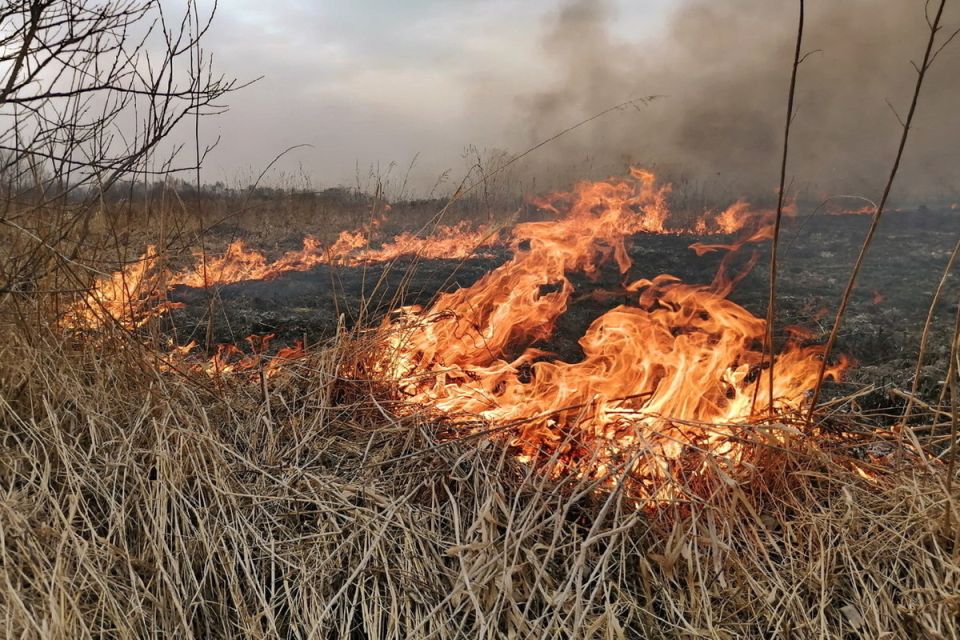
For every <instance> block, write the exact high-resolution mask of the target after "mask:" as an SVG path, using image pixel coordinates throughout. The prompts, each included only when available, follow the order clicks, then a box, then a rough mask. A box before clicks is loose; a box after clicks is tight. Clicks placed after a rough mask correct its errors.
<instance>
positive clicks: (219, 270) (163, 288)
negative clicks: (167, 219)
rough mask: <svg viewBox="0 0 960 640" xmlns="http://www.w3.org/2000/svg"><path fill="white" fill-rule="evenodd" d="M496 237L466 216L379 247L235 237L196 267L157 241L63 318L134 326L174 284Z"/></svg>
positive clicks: (345, 236) (346, 240) (467, 246)
mask: <svg viewBox="0 0 960 640" xmlns="http://www.w3.org/2000/svg"><path fill="white" fill-rule="evenodd" d="M496 241H497V232H496V230H495V229H492V228H490V227H487V226H485V225H481V226H478V227H475V228H474V227H470V226H469V225H467V223H465V222H461V223H459V224H456V225H452V226H447V225H439V226H438V227H437V228H436V229H435V230H434V232H433V233H432V234H431V235H429V236H426V237H420V236H417V235H415V234H413V233H410V232H403V233H401V234H399V235H397V236H396V237H394V238H393V239H392V240H389V241H387V242H385V243H383V244H382V245H381V246H380V247H378V248H373V247H371V246H370V244H369V236H365V235H364V234H362V233H360V232H357V231H344V232H342V233H340V235H339V237H338V238H337V240H336V241H335V242H334V243H333V244H331V245H330V246H329V247H324V246H323V245H322V244H321V242H320V241H319V240H318V239H316V238H314V237H312V236H307V237H306V238H304V240H303V248H302V249H300V250H298V251H288V252H287V253H285V254H283V255H282V256H281V257H280V258H279V259H277V260H276V261H274V262H270V261H268V260H267V258H266V256H264V255H263V254H262V253H261V252H259V251H256V250H252V249H250V248H248V247H247V245H246V243H244V241H243V240H235V241H233V242H231V243H230V244H229V245H228V246H227V249H226V251H224V253H223V254H222V255H219V256H207V255H204V254H203V253H200V252H198V253H196V254H195V255H194V262H193V264H192V265H191V266H190V267H187V268H186V269H183V270H181V271H177V272H170V271H169V270H168V269H166V268H165V267H164V266H163V261H162V260H161V256H160V254H159V252H158V251H157V248H156V247H155V246H153V245H150V246H148V247H147V249H146V251H145V252H144V253H143V254H142V255H141V256H140V257H139V258H138V259H137V260H135V261H134V262H132V263H130V264H129V265H127V267H126V268H124V269H122V270H120V271H118V272H116V273H114V274H112V275H111V276H109V277H107V278H102V279H100V280H98V281H97V282H96V283H95V285H94V287H93V288H92V290H91V291H90V293H89V294H87V296H86V297H85V298H84V299H83V300H80V301H78V302H77V303H75V304H74V305H72V306H71V307H70V309H69V310H68V312H67V314H66V317H65V319H64V322H63V324H64V325H65V326H67V327H69V328H72V329H97V328H100V327H103V326H104V325H105V324H106V323H108V322H110V321H111V320H115V321H118V322H120V324H121V325H122V326H124V327H126V328H127V329H135V328H137V327H140V326H142V325H143V324H144V323H146V322H147V321H149V320H150V319H151V318H155V317H157V316H160V315H163V314H164V313H166V312H167V311H168V310H170V309H173V308H177V305H176V304H174V303H170V302H167V301H165V300H164V297H165V295H166V293H167V292H168V291H169V290H170V289H171V288H172V287H175V286H178V285H182V286H188V287H212V286H222V285H227V284H231V283H235V282H241V281H245V280H269V279H272V278H276V277H278V276H280V275H282V274H284V273H289V272H294V271H309V270H310V269H312V268H314V267H316V266H317V265H322V264H329V265H346V266H352V265H360V264H371V263H377V262H389V261H391V260H395V259H397V258H399V257H402V256H418V257H420V258H424V259H438V258H445V259H453V260H460V259H464V258H467V257H470V256H472V255H476V253H477V252H478V250H480V249H482V248H483V247H486V246H490V245H492V244H494V243H495V242H496Z"/></svg>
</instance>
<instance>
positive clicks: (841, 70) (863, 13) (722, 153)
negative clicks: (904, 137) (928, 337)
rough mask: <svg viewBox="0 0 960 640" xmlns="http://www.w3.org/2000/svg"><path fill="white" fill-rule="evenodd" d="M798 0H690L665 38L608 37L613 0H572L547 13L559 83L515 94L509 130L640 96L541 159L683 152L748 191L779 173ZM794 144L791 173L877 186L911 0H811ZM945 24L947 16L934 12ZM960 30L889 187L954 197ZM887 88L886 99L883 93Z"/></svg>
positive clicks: (530, 128) (817, 189)
mask: <svg viewBox="0 0 960 640" xmlns="http://www.w3.org/2000/svg"><path fill="white" fill-rule="evenodd" d="M797 9H798V7H797V3H796V2H769V0H729V1H727V2H711V1H704V0H688V1H687V2H685V3H683V5H682V6H681V7H680V9H679V10H677V11H676V13H675V14H673V16H672V17H671V18H670V20H669V25H668V28H667V29H666V31H665V32H664V33H663V35H662V36H659V37H654V38H648V39H645V40H643V41H637V42H630V41H628V40H624V39H622V38H620V37H618V36H616V35H614V33H613V30H612V27H613V25H615V24H616V22H617V19H618V16H617V11H616V8H615V7H614V6H613V5H611V4H610V3H608V2H602V1H601V2H597V1H594V0H575V1H573V2H569V3H567V4H566V5H565V6H563V7H562V8H561V9H560V10H559V11H557V12H555V13H554V14H552V15H551V16H549V17H548V18H547V25H546V31H545V35H544V37H543V40H542V48H543V52H544V55H545V56H546V58H547V59H548V60H550V61H551V62H552V64H553V65H554V68H555V70H556V72H557V74H558V75H557V81H556V82H555V84H554V86H546V87H544V88H542V89H541V90H539V91H536V92H531V93H530V94H528V95H525V96H521V97H520V98H519V99H518V102H517V104H518V111H519V116H518V119H517V123H518V130H517V131H516V134H517V135H518V136H525V138H526V140H528V141H531V142H532V141H534V140H537V139H541V138H543V137H546V136H547V135H549V133H551V132H552V131H555V130H557V129H561V128H563V127H564V126H569V124H570V123H572V122H576V121H578V120H581V119H583V118H587V117H590V116H591V115H592V114H595V113H597V112H599V111H601V110H603V109H604V108H606V107H609V106H610V105H613V104H617V103H618V102H622V101H623V100H625V99H629V98H631V97H636V96H646V95H661V96H663V97H662V98H659V99H657V100H655V101H654V102H653V103H652V104H651V105H650V106H648V107H646V108H643V109H641V110H640V111H639V112H636V111H628V112H626V113H625V114H624V115H622V116H621V115H619V114H617V115H614V116H612V117H607V118H603V119H601V120H599V121H597V122H595V123H591V124H590V125H589V126H587V127H585V128H583V129H581V130H579V131H577V132H576V133H575V134H573V135H570V136H568V137H565V138H564V139H563V140H561V141H558V142H557V143H555V144H553V145H551V147H550V149H549V151H548V152H547V154H546V157H548V158H549V159H550V160H552V162H554V163H559V162H562V159H563V158H577V157H582V156H584V155H589V156H590V157H592V158H594V159H595V160H596V161H597V162H598V163H599V164H600V165H602V166H606V165H607V164H609V163H615V162H617V161H620V162H623V161H628V160H632V161H636V162H641V163H658V164H667V165H674V166H680V167H682V168H684V169H685V170H688V171H690V172H692V173H693V174H694V175H698V176H713V179H714V180H715V181H717V182H719V183H728V184H733V185H736V186H737V187H739V188H740V189H746V190H749V191H757V190H760V191H764V192H769V191H770V190H772V189H773V188H774V187H775V185H776V182H777V179H778V171H779V156H780V153H781V145H782V138H783V126H784V117H785V109H786V96H787V89H788V83H789V77H790V67H791V64H792V59H793V49H794V46H795V38H796V27H797ZM805 22H806V24H805V28H804V42H803V52H806V53H808V54H809V55H808V57H807V59H806V61H805V62H804V63H803V64H802V65H801V68H800V72H799V77H798V87H797V96H796V117H795V120H794V128H793V131H792V139H791V147H790V160H789V162H790V164H789V174H790V176H791V177H792V178H793V180H794V184H795V187H797V188H804V189H807V190H809V191H810V192H811V193H815V194H820V195H827V194H838V193H849V192H852V193H858V194H862V195H866V196H871V197H874V198H876V197H879V190H880V189H881V188H882V184H883V181H884V180H885V179H886V176H887V173H888V172H889V168H890V165H891V163H892V161H893V157H894V153H895V151H896V145H897V143H898V140H899V135H900V126H899V124H898V122H897V116H896V115H894V112H893V109H895V110H896V111H897V113H899V115H900V117H901V118H904V117H906V113H907V110H908V107H909V100H910V97H911V95H912V91H913V87H914V84H915V81H916V72H915V71H914V69H913V67H912V66H911V64H910V62H911V61H915V62H916V63H917V64H919V62H920V60H921V59H922V54H923V47H924V45H925V43H926V34H927V25H926V23H925V20H924V3H923V2H922V1H917V0H911V1H896V2H891V1H889V0H886V1H884V0H844V1H843V2H836V1H824V0H821V1H814V2H807V15H806V21H805ZM944 23H945V24H946V27H947V28H946V29H944V31H943V34H942V35H943V36H946V35H948V34H949V33H951V31H952V30H955V29H956V28H957V11H956V10H954V11H953V12H952V13H951V14H949V15H945V20H944ZM958 72H960V44H958V43H956V42H955V43H953V44H952V45H951V46H948V47H947V48H946V49H944V50H943V52H942V53H941V54H940V56H939V57H938V58H937V60H936V63H935V65H934V67H933V68H932V70H931V71H930V73H929V74H928V76H927V79H926V83H925V85H924V88H923V93H922V95H921V99H920V106H919V109H918V112H917V115H916V118H915V127H914V129H913V131H912V133H911V138H910V140H909V142H908V147H907V152H906V156H905V159H904V164H903V166H902V173H901V174H900V178H899V182H898V185H899V189H898V192H899V193H901V194H905V193H910V194H913V195H924V194H925V195H937V196H941V197H948V198H951V197H952V198H956V197H957V196H958V195H960V193H958V192H960V127H958V124H960V122H958V121H960V115H958V114H960V82H958V80H957V78H958ZM888 101H889V104H888Z"/></svg>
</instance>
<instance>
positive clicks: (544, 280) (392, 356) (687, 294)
mask: <svg viewBox="0 0 960 640" xmlns="http://www.w3.org/2000/svg"><path fill="white" fill-rule="evenodd" d="M668 192H669V186H657V185H656V183H655V180H654V177H653V174H651V173H649V172H646V171H641V170H633V171H632V172H631V179H629V180H618V181H608V182H597V183H581V184H578V185H577V186H576V187H575V189H574V191H572V192H571V193H566V194H553V195H551V196H549V197H547V198H545V199H544V200H543V201H542V202H543V204H542V206H545V207H550V208H551V209H552V210H553V211H554V212H555V213H557V215H558V216H561V215H562V217H560V218H559V219H558V220H554V221H551V222H548V223H544V222H533V223H526V224H520V225H518V226H517V227H515V228H514V230H513V234H512V248H513V251H514V256H513V258H512V259H511V260H510V261H509V262H507V263H506V264H504V265H502V266H500V267H499V268H497V269H494V270H493V271H491V272H489V273H487V274H486V275H485V276H484V277H483V278H481V279H480V280H479V281H477V282H476V283H475V284H474V285H473V286H471V287H467V288H463V289H459V290H457V291H453V292H451V293H446V294H443V295H441V296H439V298H438V299H437V301H436V302H435V303H434V304H433V305H432V306H431V307H429V308H428V309H423V308H420V307H417V306H410V307H404V308H402V309H399V310H398V312H397V314H396V316H395V317H393V318H392V319H388V320H387V321H385V322H384V324H383V326H382V327H381V329H380V335H381V338H382V342H383V344H384V345H386V347H385V350H384V352H383V353H382V355H381V356H380V358H379V359H378V360H377V361H376V362H375V363H374V364H373V365H372V368H373V370H374V371H375V372H376V373H377V374H379V375H381V376H383V377H385V378H388V379H392V380H395V381H396V384H397V389H398V392H399V393H400V394H401V396H402V397H403V398H404V399H405V400H406V401H407V402H408V403H409V405H408V406H410V407H411V408H412V407H423V406H426V407H431V408H433V409H435V410H437V411H439V412H440V413H442V414H445V415H446V416H448V417H449V418H450V419H453V420H456V418H457V416H463V415H466V416H471V417H476V416H479V417H481V418H483V419H485V420H486V421H488V422H489V423H491V424H493V425H498V426H504V427H512V428H513V433H515V436H514V437H513V439H512V442H511V443H512V444H513V445H514V446H516V447H517V448H518V450H519V452H520V453H519V455H520V456H521V458H522V459H525V460H535V459H539V460H543V459H546V458H549V457H550V456H554V460H555V463H554V464H555V465H556V467H555V470H556V471H564V470H573V471H575V472H577V473H584V474H590V475H602V474H603V473H604V472H605V471H606V470H607V469H609V468H610V467H611V466H613V465H625V466H626V468H627V470H628V471H630V472H631V473H632V475H633V476H634V477H636V478H640V479H641V480H642V482H643V483H644V486H645V487H646V489H647V491H648V492H649V495H650V496H651V498H652V499H656V500H659V499H664V498H666V497H669V496H671V495H673V494H672V493H671V492H672V489H670V488H669V486H670V485H671V484H672V478H673V477H674V472H678V469H679V467H682V468H683V469H686V470H687V471H689V470H690V468H691V465H693V466H696V465H697V464H705V463H704V462H702V461H701V462H700V463H697V462H695V460H696V459H699V457H700V456H701V454H702V453H703V452H705V451H711V452H713V453H719V454H720V455H722V456H724V457H726V458H727V459H729V460H732V461H736V460H737V458H738V456H739V455H740V453H741V452H742V447H741V445H739V444H738V438H737V435H738V433H739V431H740V430H741V429H742V425H744V424H745V423H747V422H748V421H749V420H751V419H752V418H755V417H757V416H759V415H761V414H765V413H767V412H768V411H770V410H771V409H772V410H773V411H775V412H778V413H783V412H787V411H796V410H798V409H800V408H801V407H802V406H803V404H804V401H805V400H806V398H807V394H808V392H809V391H810V390H811V389H812V388H813V386H814V385H815V382H816V378H817V374H818V369H819V356H820V354H821V353H822V349H821V347H819V346H800V344H799V343H798V342H797V341H794V340H791V341H790V342H789V343H788V344H787V346H786V347H785V348H784V350H783V351H782V352H781V353H779V354H777V355H776V357H775V359H774V363H773V367H774V373H775V376H774V380H775V382H774V384H775V387H774V389H773V397H774V398H775V400H774V406H773V407H768V406H767V405H766V403H767V398H769V397H770V396H769V387H768V385H769V379H768V377H767V376H766V375H759V374H760V367H761V363H762V362H763V360H762V353H761V350H760V345H761V344H762V340H763V336H764V332H765V323H764V321H763V320H761V319H759V318H757V317H755V316H753V315H752V314H751V313H750V312H748V311H747V310H745V309H744V308H742V307H740V306H739V305H737V304H735V303H734V302H731V301H730V300H728V299H726V295H727V294H728V293H729V291H730V289H731V288H732V286H733V284H734V282H733V281H732V280H731V279H730V278H727V277H726V276H725V275H724V273H723V270H721V273H720V274H718V277H717V278H716V280H715V281H714V283H712V284H711V285H708V286H700V285H688V284H684V283H682V282H680V281H679V280H677V279H676V278H674V277H672V276H669V275H660V276H657V277H655V278H653V279H640V280H636V281H634V282H632V283H630V284H629V285H627V287H626V289H627V290H628V291H629V292H630V293H631V295H632V297H633V303H631V304H629V305H622V306H619V307H616V308H615V309H612V310H611V311H608V312H607V313H605V314H603V315H602V316H600V317H599V318H597V319H596V320H595V321H594V322H593V324H591V325H590V327H589V328H588V329H587V331H586V333H585V334H584V335H583V337H581V338H580V341H579V344H580V346H581V348H582V350H583V354H584V357H583V358H582V359H581V360H580V361H578V362H572V363H571V362H563V361H561V360H558V359H556V358H553V357H551V356H550V355H549V354H546V353H545V352H543V351H541V350H539V349H537V348H536V347H535V346H533V345H534V344H535V343H536V342H537V341H539V340H542V339H544V338H547V337H548V336H550V335H551V333H552V332H553V329H554V326H555V324H556V321H557V319H558V318H559V317H560V316H561V315H562V314H563V313H564V312H565V311H566V310H567V308H568V306H569V304H570V302H571V295H572V293H573V290H574V287H573V284H572V283H571V282H570V280H569V279H568V278H567V275H568V274H570V273H572V272H582V273H585V274H587V275H588V276H590V275H596V274H597V270H598V268H599V266H600V265H601V264H602V263H604V262H606V261H608V260H613V261H615V262H616V264H617V265H618V267H619V270H620V272H621V273H626V272H627V271H628V269H629V268H630V266H631V261H630V258H629V255H628V254H627V251H626V247H625V244H624V242H625V238H626V236H627V235H630V234H634V233H637V232H641V231H651V232H664V231H665V229H666V227H665V222H666V220H667V218H668V217H669V211H668V209H667V206H666V203H665V196H666V194H667V193H668ZM744 210H745V209H744ZM728 211H731V212H732V213H730V214H729V215H721V218H722V219H723V220H724V222H723V223H720V222H717V223H716V226H717V227H722V225H723V224H729V225H730V226H728V227H727V228H732V227H733V226H736V225H739V226H738V227H737V228H743V227H745V226H750V227H751V228H752V231H751V232H750V234H749V235H748V236H747V238H746V239H745V240H742V241H740V242H738V243H735V244H732V245H716V246H713V247H711V248H710V249H708V250H715V249H720V248H725V249H728V250H735V249H738V248H739V247H741V246H743V244H745V243H746V242H756V241H758V240H760V239H763V238H769V233H770V231H769V226H770V225H769V221H768V218H769V215H761V216H757V215H751V216H749V217H748V220H746V221H744V222H743V224H740V222H739V220H740V218H739V217H738V216H739V215H741V214H739V213H737V212H738V211H740V209H739V205H735V206H734V207H732V208H731V209H728ZM725 213H726V212H725ZM698 224H699V223H698ZM698 253H699V252H698ZM797 337H798V338H799V336H797ZM517 353H519V355H511V354H517ZM845 366H846V362H841V363H840V364H838V365H837V366H834V367H831V368H830V369H829V371H828V376H829V377H831V378H837V377H838V376H839V375H840V373H841V372H842V370H843V369H844V368H845ZM674 497H675V496H674Z"/></svg>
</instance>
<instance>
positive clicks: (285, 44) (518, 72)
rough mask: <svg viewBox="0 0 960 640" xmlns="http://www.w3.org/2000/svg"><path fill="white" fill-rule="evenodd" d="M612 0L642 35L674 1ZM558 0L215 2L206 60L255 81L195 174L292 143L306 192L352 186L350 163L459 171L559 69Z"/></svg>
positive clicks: (254, 167)
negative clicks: (552, 40) (308, 182)
mask: <svg viewBox="0 0 960 640" xmlns="http://www.w3.org/2000/svg"><path fill="white" fill-rule="evenodd" d="M612 4H613V5H614V7H615V8H616V10H617V18H618V19H617V21H616V23H615V24H613V25H611V28H612V29H613V30H614V31H615V32H616V34H617V35H618V37H622V38H624V39H628V40H640V39H642V38H643V37H645V36H646V35H648V34H651V33H654V32H656V31H657V30H658V29H662V27H663V24H664V22H665V20H666V17H667V15H668V13H669V6H670V5H671V2H670V0H645V1H642V2H630V1H629V0H622V1H620V0H618V2H616V3H612ZM561 5H562V3H561V2H557V1H556V0H553V1H551V0H462V1H459V2H457V1H454V2H449V1H442V0H405V1H404V2H398V1H390V0H358V1H351V2H339V1H337V2H334V1H326V2H307V1H300V0H272V1H270V2H264V1H263V0H227V1H225V2H224V1H221V2H220V6H219V10H218V13H217V15H216V18H215V21H214V23H213V28H212V30H211V32H210V34H209V37H208V39H207V40H206V41H205V44H206V47H207V49H208V50H209V51H210V52H212V53H213V55H214V59H215V61H216V65H215V66H216V67H217V68H218V69H219V70H221V71H222V72H224V73H225V74H227V75H228V76H234V77H236V78H238V79H240V80H248V79H252V78H256V77H258V76H263V78H262V79H261V80H260V81H258V82H257V83H255V84H254V85H252V86H250V87H248V88H245V89H243V90H242V91H241V92H239V93H237V94H234V95H232V96H230V98H229V100H228V102H229V104H230V111H229V112H228V113H226V114H224V115H222V116H219V117H218V118H216V119H211V120H209V121H208V122H207V123H206V124H205V131H206V136H207V138H208V139H212V138H215V137H216V136H217V135H219V136H220V137H221V142H220V144H219V147H218V149H217V150H216V151H215V152H214V153H213V154H212V155H211V156H210V158H209V161H208V164H207V165H206V179H207V180H209V181H214V180H226V181H228V182H232V181H234V180H238V179H239V180H241V181H242V180H245V179H248V178H249V177H250V176H251V175H254V176H255V175H256V174H258V173H259V172H260V170H261V169H262V168H263V167H264V166H265V165H266V164H267V163H268V162H269V161H270V160H271V159H272V158H273V157H274V155H275V154H277V153H279V152H280V151H282V150H283V149H284V148H286V147H289V146H293V145H298V144H309V145H311V148H307V149H301V150H297V151H295V152H293V153H291V154H290V155H289V156H287V157H286V158H285V160H284V161H283V162H281V163H279V164H278V167H279V171H280V172H286V173H290V172H296V171H297V170H298V169H299V167H300V166H302V168H303V171H304V172H305V173H306V174H308V175H309V176H310V177H311V179H312V181H313V184H314V186H317V187H319V186H328V185H332V184H340V183H351V182H352V181H353V179H354V174H355V167H356V166H357V164H358V163H359V165H360V166H361V170H362V172H366V170H367V168H368V167H369V166H370V165H371V164H376V163H380V165H381V167H385V166H386V165H388V164H389V163H390V162H396V163H398V164H399V165H401V166H403V167H406V165H408V164H409V163H410V161H411V160H412V159H413V158H414V156H415V155H416V154H418V153H419V154H420V156H419V158H418V160H417V170H416V171H415V174H416V176H417V179H418V181H419V182H420V183H421V184H427V183H429V182H431V181H432V180H433V179H435V177H436V175H437V174H438V173H439V172H440V171H442V170H443V169H445V168H452V169H453V170H454V173H457V172H462V170H463V168H464V167H465V162H464V160H462V158H461V155H462V152H463V149H464V148H465V147H466V145H469V144H473V145H477V146H478V147H481V148H490V147H511V146H515V145H513V144H511V143H512V142H516V141H514V140H511V135H512V134H514V133H515V130H516V127H512V126H511V122H510V119H511V118H512V117H513V114H514V113H515V106H516V105H515V104H514V102H515V99H519V98H521V97H522V96H525V95H529V94H531V93H533V92H535V91H536V90H537V88H538V87H540V86H546V85H549V84H550V82H551V81H552V80H553V78H552V76H555V75H556V74H557V73H558V72H559V70H558V69H557V68H556V66H555V65H554V64H552V61H551V60H550V59H549V56H547V55H546V54H545V52H544V48H543V46H542V44H541V43H542V39H543V33H544V31H545V30H546V29H547V28H548V27H549V25H550V24H551V21H552V20H554V19H555V18H556V14H557V13H558V11H559V10H560V8H561ZM494 86H495V87H496V90H495V91H494V90H490V91H487V90H486V89H487V88H490V87H494ZM512 91H515V93H516V96H512V95H511V92H512ZM626 97H627V98H629V97H632V96H626ZM524 142H526V141H524ZM277 173H278V172H274V175H275V176H276V174H277Z"/></svg>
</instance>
